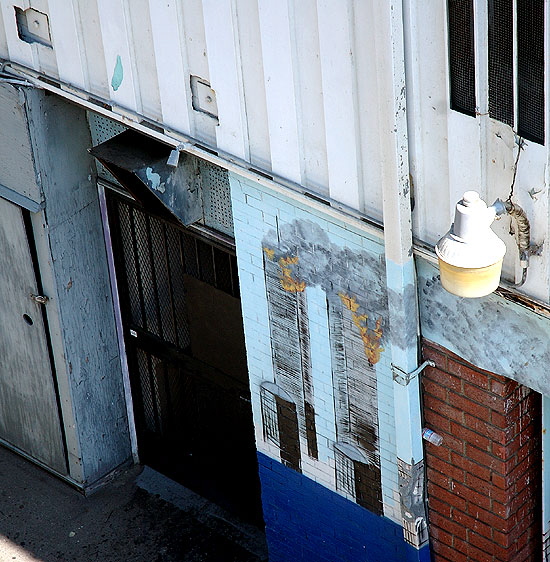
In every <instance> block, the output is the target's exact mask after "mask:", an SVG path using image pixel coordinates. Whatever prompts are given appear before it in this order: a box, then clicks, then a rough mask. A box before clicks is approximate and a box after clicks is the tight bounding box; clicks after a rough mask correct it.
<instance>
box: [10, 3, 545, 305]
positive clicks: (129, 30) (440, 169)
mask: <svg viewBox="0 0 550 562" xmlns="http://www.w3.org/2000/svg"><path fill="white" fill-rule="evenodd" d="M425 4H426V3H422V2H413V1H412V0H405V1H404V3H403V5H404V15H403V21H402V27H403V30H404V37H405V51H406V53H407V60H406V65H407V118H408V125H409V135H408V139H407V143H408V145H407V146H408V151H409V156H410V157H409V163H410V167H411V180H412V193H413V196H414V203H415V208H414V215H413V219H414V229H415V235H416V236H417V237H418V238H420V239H422V240H424V241H426V242H429V243H434V242H436V241H437V239H438V238H439V237H440V236H441V235H442V234H444V232H445V231H446V230H447V228H448V226H449V223H450V220H451V219H452V214H453V209H454V204H455V202H456V201H457V200H458V199H460V197H461V195H462V193H463V192H464V191H466V190H467V189H472V188H474V189H477V190H479V191H480V192H481V194H482V195H483V197H484V198H486V199H487V200H488V202H489V203H492V201H493V200H494V199H495V198H496V197H500V198H503V199H505V198H506V197H507V196H508V192H509V188H510V184H511V181H512V176H513V168H514V162H515V153H516V149H515V147H514V132H513V130H512V128H511V127H510V126H508V125H505V124H503V123H500V122H498V121H496V120H494V119H491V117H490V116H489V115H488V103H487V98H488V91H487V90H488V85H487V84H488V65H487V53H488V51H487V45H488V27H487V25H488V24H487V20H488V13H487V6H486V5H484V4H483V3H477V4H476V9H475V22H474V25H475V27H474V36H475V37H474V38H475V44H476V55H475V56H476V60H475V66H476V100H477V104H478V107H477V109H476V111H477V114H476V115H474V116H469V115H464V114H462V113H459V112H457V111H452V110H451V109H450V103H449V71H448V60H447V59H448V57H447V53H448V39H447V19H448V17H447V16H448V14H447V9H446V4H445V3H444V2H443V3H439V4H438V5H437V6H435V7H434V6H431V5H429V6H428V5H425ZM28 5H29V3H28V2H25V3H24V2H23V1H22V0H0V7H1V12H0V13H1V18H0V55H1V56H4V57H6V56H7V57H9V59H10V60H12V61H14V62H17V63H19V64H21V65H23V66H25V67H29V68H31V69H33V70H34V71H36V72H39V73H43V74H45V75H47V76H48V77H49V78H52V79H59V80H60V81H61V82H63V83H65V82H66V83H68V84H72V85H74V86H77V87H80V88H84V90H85V91H86V92H88V93H90V94H92V95H95V96H98V97H99V98H101V99H103V100H104V101H105V102H107V103H108V104H111V105H112V106H113V110H114V111H115V112H118V113H119V114H122V115H124V114H125V112H127V111H129V112H131V113H133V115H132V119H133V120H139V119H141V118H142V117H145V118H147V119H148V120H150V121H152V122H153V124H154V123H157V124H158V125H159V127H160V128H164V129H168V130H170V131H173V132H175V133H181V134H182V135H183V136H190V137H192V138H195V139H197V140H198V141H199V142H201V143H203V144H207V145H210V146H211V147H213V148H218V149H220V150H222V151H224V152H226V153H228V154H230V155H233V156H236V157H238V158H240V159H244V160H245V161H247V162H250V163H251V164H252V165H254V166H257V167H260V168H262V169H263V170H264V171H271V172H272V173H273V174H274V175H275V176H280V177H282V178H284V179H286V180H290V181H292V182H296V183H298V184H301V185H303V186H305V187H306V188H309V189H310V190H312V191H314V192H316V193H318V194H320V195H323V196H326V197H330V198H332V199H334V200H336V201H338V202H341V203H343V204H345V205H348V206H351V207H353V208H355V209H358V210H359V211H362V212H364V213H367V214H368V215H370V216H372V217H373V218H375V219H381V218H382V215H383V212H382V206H383V205H382V203H383V199H384V195H383V194H384V189H386V188H387V187H388V186H391V185H392V184H394V183H395V181H396V180H395V173H396V165H395V160H394V158H393V155H392V154H393V152H392V151H393V149H394V144H395V140H396V138H395V137H394V136H392V135H394V133H395V131H393V125H392V123H393V120H394V119H395V116H394V115H393V113H394V104H393V103H390V101H391V100H393V99H394V98H395V97H396V96H397V95H398V94H397V93H396V92H394V90H393V85H394V82H395V79H396V77H395V76H394V71H395V69H394V68H393V58H392V57H394V55H395V53H396V52H397V51H396V48H397V47H398V46H397V43H398V42H400V39H399V37H398V36H397V35H395V36H394V35H392V31H391V28H390V26H389V24H388V22H389V20H390V11H391V9H390V5H389V4H388V3H385V2H382V3H381V2H376V1H375V0H345V1H342V2H333V1H332V0H303V1H300V2H299V1H298V0H282V1H280V2H268V1H267V0H223V2H213V1H212V0H177V1H175V2H173V3H170V5H168V4H167V5H161V4H160V3H158V2H155V1H153V0H148V1H145V0H139V1H138V0H136V1H135V2H133V1H131V0H116V1H114V0H113V1H107V0H90V1H88V2H78V1H77V0H72V1H69V0H65V1H63V0H49V2H48V3H46V2H45V0H36V1H34V2H33V3H32V5H33V7H34V8H35V9H37V10H44V11H46V12H47V13H48V16H49V21H50V27H51V35H52V48H49V47H46V46H43V45H39V44H36V43H32V44H29V43H27V42H25V41H23V40H22V39H20V37H19V35H18V32H17V25H16V18H15V7H16V6H17V7H19V8H20V9H24V8H25V7H28ZM546 18H547V19H548V15H546ZM73 28H74V29H73ZM546 49H547V50H548V46H547V47H546ZM549 76H550V73H546V77H545V81H546V85H547V89H548V87H549V84H550V77H549ZM191 77H196V78H198V79H200V80H201V81H202V82H204V84H206V85H207V86H206V87H208V85H209V86H210V87H211V88H212V89H213V92H212V94H211V96H212V97H213V98H214V100H215V102H216V105H217V116H216V115H214V116H213V115H210V114H208V113H206V112H203V111H201V110H200V107H199V105H200V104H198V103H197V100H196V99H193V92H192V88H191ZM403 108H404V105H403ZM135 114H137V115H135ZM546 128H547V129H548V128H549V125H548V123H547V124H546ZM547 137H548V135H547ZM548 156H549V155H548V150H547V148H546V147H544V146H542V145H537V144H536V143H533V142H529V143H528V144H527V146H526V150H525V151H523V152H522V156H521V158H520V164H519V170H518V174H517V178H516V189H515V195H516V200H517V201H518V202H519V204H520V205H522V206H524V207H527V209H528V214H529V217H530V219H531V221H532V224H533V225H534V228H533V236H534V239H535V241H536V242H539V243H540V242H542V241H543V240H544V239H545V238H546V236H547V233H548V227H547V225H548V204H547V196H546V191H547V187H548V183H549V179H550V166H546V163H547V161H548V160H549V157H548ZM394 218H395V217H391V216H386V217H385V221H386V222H387V221H392V220H394ZM505 223H506V221H501V222H500V224H499V225H497V226H496V230H498V232H499V233H500V234H502V235H503V236H504V237H505V238H506V239H507V245H508V257H507V258H506V261H505V272H506V276H507V277H508V278H509V279H513V278H514V275H516V276H517V273H518V267H519V266H518V260H517V251H516V248H515V242H514V240H513V239H512V238H511V237H509V236H508V234H507V230H508V226H507V224H505ZM543 251H544V255H543V256H542V257H534V258H533V259H532V262H531V266H530V271H529V279H528V282H527V285H525V287H524V290H525V291H526V292H528V293H529V294H532V295H533V296H536V297H538V298H541V299H543V300H548V296H549V294H550V285H549V281H548V279H550V275H549V271H548V264H549V260H548V259H547V258H548V255H547V253H546V252H547V250H546V249H544V250H543Z"/></svg>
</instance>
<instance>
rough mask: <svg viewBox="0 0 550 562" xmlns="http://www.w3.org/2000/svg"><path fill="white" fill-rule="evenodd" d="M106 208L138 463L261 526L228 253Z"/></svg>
mask: <svg viewBox="0 0 550 562" xmlns="http://www.w3.org/2000/svg"><path fill="white" fill-rule="evenodd" d="M107 202H108V210H109V224H110V228H111V233H112V241H113V252H114V256H115V267H116V273H117V281H118V287H119V293H120V302H121V312H122V319H123V326H124V336H125V343H126V350H127V355H128V364H129V371H130V383H131V388H132V396H133V400H134V414H135V420H136V429H137V438H138V449H139V456H140V459H141V461H142V462H143V463H145V464H147V465H149V466H151V467H152V468H155V469H156V470H158V471H159V472H162V473H163V474H166V475H167V476H169V477H171V478H173V479H174V480H176V481H178V482H180V483H181V484H183V485H185V486H187V487H189V488H190V489H192V490H194V491H195V492H197V493H199V494H201V495H202V496H204V497H206V498H208V499H210V500H212V501H214V502H216V503H217V504H219V505H221V506H222V507H224V508H226V509H228V510H230V511H232V512H233V513H236V514H237V515H239V516H241V517H242V518H244V519H245V520H248V521H250V522H253V523H255V524H256V525H260V526H263V519H262V509H261V502H260V484H259V477H258V466H257V457H256V447H255V441H254V430H253V423H252V410H251V404H250V390H249V382H248V370H247V365H246V352H245V346H244V333H243V326H242V314H241V308H240V300H239V288H238V276H237V264H236V258H235V255H234V252H233V251H232V249H231V248H229V247H226V246H224V245H223V244H222V243H220V242H217V241H213V240H212V239H209V238H206V237H204V236H201V235H199V234H197V233H196V232H193V231H191V230H190V229H186V228H184V227H181V226H179V225H177V224H175V223H173V222H171V221H170V220H168V219H167V218H164V217H159V216H155V215H153V214H151V213H150V212H148V211H146V210H145V209H144V208H143V207H142V206H141V205H140V204H139V203H137V202H135V201H133V200H131V199H130V198H127V197H124V196H122V195H119V194H118V193H115V192H111V191H110V190H108V193H107Z"/></svg>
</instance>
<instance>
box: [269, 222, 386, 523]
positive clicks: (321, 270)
mask: <svg viewBox="0 0 550 562" xmlns="http://www.w3.org/2000/svg"><path fill="white" fill-rule="evenodd" d="M263 255H264V273H265V281H266V293H267V294H266V297H267V303H268V309H269V319H270V331H271V341H272V360H273V372H274V377H275V380H274V381H265V382H264V383H262V390H261V397H262V398H261V408H262V422H263V426H264V427H263V432H264V439H266V440H268V441H270V442H271V443H273V444H276V445H277V446H278V447H279V449H280V453H281V460H282V461H283V462H284V463H285V464H287V465H289V466H290V464H289V459H290V460H291V461H292V462H295V460H294V459H293V457H292V455H290V456H289V453H292V452H294V451H295V452H297V453H298V456H299V457H300V458H302V465H303V464H304V462H306V459H308V458H309V459H313V460H314V461H315V460H318V459H319V436H320V435H321V434H322V431H320V430H319V428H318V427H317V417H318V416H317V413H316V406H315V404H316V403H315V385H314V382H313V381H314V376H313V375H314V373H313V366H312V351H311V349H312V346H313V345H315V342H314V340H315V338H316V337H317V336H316V333H317V331H318V328H317V325H316V324H315V322H313V320H312V319H311V317H310V316H311V314H310V307H311V303H310V302H309V300H308V299H309V297H311V293H309V290H310V289H312V288H316V289H317V290H318V289H319V288H320V289H322V291H323V292H322V293H321V294H324V307H322V308H323V309H324V316H325V320H326V324H327V325H328V340H329V342H330V343H329V344H328V345H329V348H330V349H329V350H328V352H329V353H330V364H331V372H332V396H333V400H334V404H333V405H331V408H332V409H331V412H333V413H332V416H333V418H334V419H333V421H332V424H333V426H334V427H335V439H334V442H333V443H332V444H330V445H329V447H330V448H332V451H333V452H332V456H333V457H334V459H335V461H334V464H333V465H332V466H333V470H334V481H335V485H336V489H337V490H339V491H340V492H342V493H343V494H344V495H346V496H348V497H351V498H352V499H354V500H355V501H356V502H357V503H358V504H360V505H362V506H364V507H366V508H368V509H370V510H371V511H373V512H375V513H378V514H381V513H382V492H381V479H380V478H381V477H380V450H379V439H378V426H379V420H378V404H377V400H378V395H377V379H376V364H377V363H378V362H379V361H380V358H381V353H382V352H383V351H384V347H383V338H384V321H383V318H384V317H385V311H386V308H387V302H386V292H385V288H384V287H383V286H382V285H381V281H380V280H383V279H384V270H383V267H384V266H383V263H382V261H381V260H380V259H379V258H378V256H373V255H371V254H369V253H367V252H361V251H356V252H353V251H351V250H350V249H349V248H345V247H339V246H338V245H336V244H333V243H331V242H330V240H329V238H328V236H327V234H326V233H325V232H324V231H323V230H322V229H321V228H320V227H319V226H317V225H316V224H315V223H313V222H310V221H307V220H296V221H294V222H292V223H291V224H288V225H280V226H279V228H278V230H277V231H275V230H273V231H271V232H270V233H268V235H266V236H265V237H264V240H263ZM317 294H318V293H317ZM308 295H309V297H308ZM270 394H271V396H269V395H270ZM275 406H277V408H275ZM283 407H285V408H286V409H284V408H283ZM283 421H284V422H285V424H286V426H285V427H283V424H282V422H283ZM308 462H310V463H311V461H308ZM295 464H297V463H295Z"/></svg>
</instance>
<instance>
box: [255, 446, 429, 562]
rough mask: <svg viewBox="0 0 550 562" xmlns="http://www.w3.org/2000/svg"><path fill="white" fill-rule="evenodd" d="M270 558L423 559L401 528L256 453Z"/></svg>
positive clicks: (325, 561) (314, 561)
mask: <svg viewBox="0 0 550 562" xmlns="http://www.w3.org/2000/svg"><path fill="white" fill-rule="evenodd" d="M258 464H259V467H260V479H261V483H262V501H263V507H264V519H265V522H266V529H267V531H266V532H267V541H268V546H269V561H270V562H291V561H292V562H293V561H297V560H300V561H303V562H360V561H364V562H412V561H415V562H416V561H419V562H428V561H429V560H430V553H429V549H428V547H424V548H422V549H420V550H417V549H416V548H414V547H412V546H410V545H408V544H407V543H405V542H404V541H403V529H402V528H401V526H400V525H397V524H396V523H394V522H393V521H390V520H389V519H387V518H386V517H378V516H376V515H374V514H372V513H371V512H370V511H368V510H366V509H363V508H361V507H360V506H358V505H357V504H356V503H354V502H351V501H349V500H347V499H346V498H343V497H342V496H340V495H338V494H336V493H334V492H332V491H331V490H329V489H328V488H325V487H324V486H321V485H320V484H318V483H317V482H315V481H313V480H311V479H309V478H307V477H306V476H303V475H302V474H300V473H298V472H296V471H295V470H292V469H290V468H287V467H285V466H284V465H283V464H281V463H280V462H277V461H276V460H274V459H271V458H269V457H268V456H266V455H264V454H262V453H258Z"/></svg>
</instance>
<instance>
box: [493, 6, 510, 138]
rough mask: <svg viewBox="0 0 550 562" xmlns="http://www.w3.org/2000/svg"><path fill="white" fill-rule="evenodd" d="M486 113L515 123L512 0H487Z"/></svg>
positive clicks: (503, 120) (508, 122) (506, 121)
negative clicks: (487, 85) (487, 93)
mask: <svg viewBox="0 0 550 562" xmlns="http://www.w3.org/2000/svg"><path fill="white" fill-rule="evenodd" d="M488 8H489V37H488V39H489V115H490V116H491V117H492V118H493V119H497V120H498V121H502V122H503V123H506V124H507V125H510V126H512V127H513V125H514V15H513V2H512V0H489V3H488Z"/></svg>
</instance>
